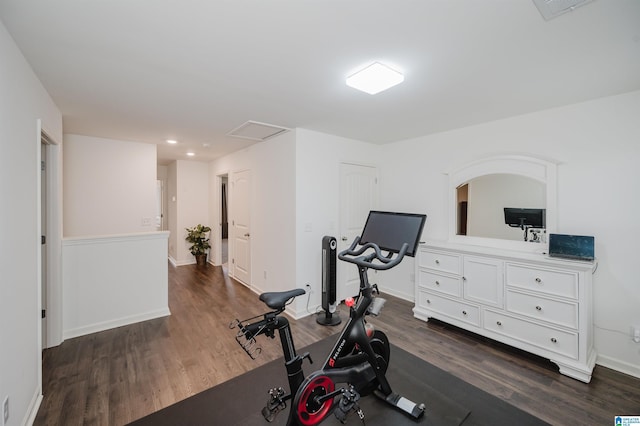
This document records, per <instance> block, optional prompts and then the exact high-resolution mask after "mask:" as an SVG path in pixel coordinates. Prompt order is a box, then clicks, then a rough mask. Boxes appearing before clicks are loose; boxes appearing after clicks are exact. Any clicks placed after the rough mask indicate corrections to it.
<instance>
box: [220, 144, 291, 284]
mask: <svg viewBox="0 0 640 426" xmlns="http://www.w3.org/2000/svg"><path fill="white" fill-rule="evenodd" d="M295 153H296V146H295V132H288V133H285V134H283V135H280V136H277V137H275V138H273V139H269V140H267V141H264V142H259V143H256V144H254V145H252V146H250V147H248V148H246V149H243V150H241V151H239V152H236V153H234V154H231V155H228V156H225V157H223V158H220V159H218V160H216V161H214V162H212V163H211V170H210V176H211V181H212V188H213V191H212V194H213V197H214V199H215V200H219V199H220V188H219V185H217V184H215V182H216V176H219V175H220V174H228V175H229V183H230V184H229V201H230V205H229V260H230V262H231V261H232V259H233V249H234V247H233V238H232V232H233V229H232V226H231V223H232V221H233V219H234V215H235V214H236V213H235V211H234V201H233V197H234V194H233V191H234V188H233V180H234V175H235V174H236V173H238V172H240V171H244V170H250V171H251V182H252V187H251V190H250V191H251V196H250V214H251V219H250V234H251V237H250V241H251V269H252V276H251V288H252V289H253V290H254V291H255V292H256V293H260V292H264V291H279V290H286V289H290V288H293V287H296V286H297V287H301V285H297V283H296V282H295V259H296V248H295V232H296V230H295V222H296V218H295V215H296V211H295V202H296V197H295V187H296V176H295V170H296V165H295V155H296V154H295ZM212 205H214V204H212ZM218 205H219V204H218V202H217V201H216V203H215V206H216V207H215V208H213V209H212V219H211V223H214V224H216V229H218V226H217V225H218V224H219V223H220V211H219V208H217V206H218ZM229 271H230V273H231V274H233V265H232V264H230V268H229Z"/></svg>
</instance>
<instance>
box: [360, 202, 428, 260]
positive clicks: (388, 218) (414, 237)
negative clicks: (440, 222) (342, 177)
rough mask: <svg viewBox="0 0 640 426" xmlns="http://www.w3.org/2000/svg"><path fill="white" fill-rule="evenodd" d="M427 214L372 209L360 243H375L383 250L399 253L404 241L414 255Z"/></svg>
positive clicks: (408, 251)
mask: <svg viewBox="0 0 640 426" xmlns="http://www.w3.org/2000/svg"><path fill="white" fill-rule="evenodd" d="M426 219H427V215H424V214H413V213H395V212H383V211H377V210H372V211H370V212H369V217H367V222H366V223H365V225H364V229H363V230H362V235H361V236H360V244H366V243H374V244H377V245H378V247H380V248H381V249H382V250H386V251H389V252H393V253H398V252H399V251H400V249H401V248H402V245H403V244H404V243H407V244H408V245H409V248H408V249H407V256H411V257H413V256H414V255H415V252H416V250H417V248H418V243H419V242H420V236H421V235H422V228H423V227H424V222H425V220H426Z"/></svg>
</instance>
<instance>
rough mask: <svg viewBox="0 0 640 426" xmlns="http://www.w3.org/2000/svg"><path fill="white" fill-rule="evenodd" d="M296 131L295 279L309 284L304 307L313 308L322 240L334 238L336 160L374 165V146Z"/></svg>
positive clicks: (318, 297) (299, 304)
mask: <svg viewBox="0 0 640 426" xmlns="http://www.w3.org/2000/svg"><path fill="white" fill-rule="evenodd" d="M296 133H297V139H296V249H295V251H296V253H297V259H296V277H295V283H296V286H297V287H303V286H304V285H305V284H306V283H309V284H311V288H312V291H313V294H312V295H311V299H310V300H309V303H308V306H309V310H310V311H311V312H315V308H316V307H317V306H319V305H320V304H321V302H322V270H321V259H322V238H323V237H324V236H325V235H330V236H334V237H336V238H337V239H338V241H340V235H339V231H340V163H353V164H363V165H369V166H377V165H378V151H379V149H380V147H379V146H378V145H373V144H370V143H366V142H361V141H357V140H354V139H347V138H341V137H338V136H333V135H328V134H324V133H319V132H314V131H311V130H306V129H297V131H296ZM365 220H366V217H363V218H362V224H363V225H364V222H365ZM309 226H310V227H311V228H310V230H308V229H309ZM306 298H307V296H304V298H298V300H297V301H296V311H297V312H298V313H299V314H301V315H304V314H305V313H306V309H307V308H306V307H307V299H306Z"/></svg>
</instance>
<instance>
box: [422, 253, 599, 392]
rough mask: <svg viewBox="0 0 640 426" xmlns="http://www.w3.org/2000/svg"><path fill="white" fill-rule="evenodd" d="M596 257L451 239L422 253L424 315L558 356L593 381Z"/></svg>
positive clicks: (567, 368) (564, 368) (565, 369)
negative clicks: (548, 253)
mask: <svg viewBox="0 0 640 426" xmlns="http://www.w3.org/2000/svg"><path fill="white" fill-rule="evenodd" d="M594 269H595V263H591V262H579V261H568V260H559V259H552V258H549V257H548V256H546V255H544V254H537V253H526V252H517V251H510V250H502V249H493V248H485V247H481V246H471V245H462V244H450V243H447V242H429V243H426V244H422V245H421V246H420V249H419V251H418V254H417V256H416V305H415V308H414V310H413V312H414V315H415V317H416V318H419V319H422V320H425V321H428V320H429V318H436V319H439V320H441V321H444V322H447V323H450V324H453V325H455V326H458V327H460V328H463V329H465V330H469V331H472V332H475V333H477V334H480V335H483V336H486V337H489V338H491V339H494V340H497V341H500V342H503V343H505V344H508V345H510V346H514V347H517V348H520V349H522V350H525V351H527V352H531V353H534V354H536V355H540V356H542V357H545V358H548V359H550V360H551V361H552V362H554V363H555V364H557V365H558V366H559V367H560V372H561V373H562V374H565V375H567V376H570V377H573V378H575V379H578V380H581V381H583V382H587V383H588V382H589V381H590V380H591V373H592V371H593V367H594V365H595V360H596V353H595V350H594V348H593V318H592V308H591V306H592V300H591V293H592V291H591V287H592V274H593V272H594Z"/></svg>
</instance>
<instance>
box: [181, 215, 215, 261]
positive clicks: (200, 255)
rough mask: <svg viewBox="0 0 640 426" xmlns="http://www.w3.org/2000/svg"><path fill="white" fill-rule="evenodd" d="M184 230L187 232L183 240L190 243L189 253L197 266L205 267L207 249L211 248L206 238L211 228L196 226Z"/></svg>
mask: <svg viewBox="0 0 640 426" xmlns="http://www.w3.org/2000/svg"><path fill="white" fill-rule="evenodd" d="M185 229H186V230H187V237H186V238H185V240H187V241H188V242H190V243H191V247H189V251H191V254H192V255H194V256H195V257H196V263H197V264H198V265H205V264H206V263H207V249H209V248H211V244H209V238H207V232H209V231H211V228H209V227H208V226H204V225H200V224H198V225H197V226H194V227H193V228H185Z"/></svg>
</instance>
